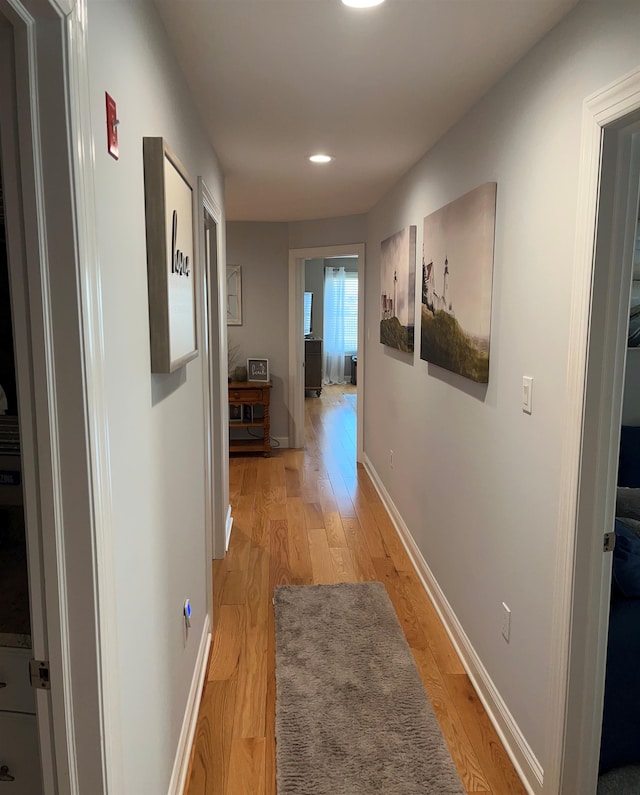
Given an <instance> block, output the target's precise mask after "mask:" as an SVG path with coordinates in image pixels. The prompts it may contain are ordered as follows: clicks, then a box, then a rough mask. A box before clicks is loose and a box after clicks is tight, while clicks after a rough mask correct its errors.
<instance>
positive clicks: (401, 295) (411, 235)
mask: <svg viewBox="0 0 640 795" xmlns="http://www.w3.org/2000/svg"><path fill="white" fill-rule="evenodd" d="M415 286H416V227H415V226H407V227H405V228H404V229H402V230H401V231H400V232H396V233H395V235H391V237H388V238H387V239H386V240H383V241H382V243H381V244H380V313H381V314H380V342H381V343H382V344H383V345H389V346H391V347H392V348H397V349H398V350H400V351H409V352H410V351H413V345H414V327H415Z"/></svg>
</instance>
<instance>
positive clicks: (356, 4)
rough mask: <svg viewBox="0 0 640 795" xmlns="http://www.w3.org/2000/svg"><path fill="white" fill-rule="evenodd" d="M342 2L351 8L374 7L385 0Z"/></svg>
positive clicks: (346, 0)
mask: <svg viewBox="0 0 640 795" xmlns="http://www.w3.org/2000/svg"><path fill="white" fill-rule="evenodd" d="M342 2H343V3H344V4H345V5H346V6H351V8H372V7H373V6H379V5H380V3H384V0H342Z"/></svg>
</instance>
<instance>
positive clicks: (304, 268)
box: [289, 243, 365, 461]
mask: <svg viewBox="0 0 640 795" xmlns="http://www.w3.org/2000/svg"><path fill="white" fill-rule="evenodd" d="M364 265H365V263H364V244H362V243H358V244H352V245H344V246H323V247H318V248H312V249H292V250H290V251H289V444H290V446H291V447H302V446H303V444H304V401H305V395H307V394H310V395H313V394H314V393H315V394H316V395H318V396H319V395H320V393H321V391H322V389H323V388H324V386H325V385H326V383H327V382H330V381H333V382H334V383H336V382H338V383H339V382H340V381H342V382H344V384H345V392H347V391H348V392H353V393H355V391H356V388H357V393H358V399H357V402H358V404H359V406H358V411H357V422H356V439H357V442H356V460H358V461H360V460H361V459H362V452H363V438H362V435H363V422H362V414H363V412H362V407H363V403H364V370H363V367H362V361H363V358H362V353H363V346H364ZM347 266H348V269H349V270H348V271H347ZM327 268H328V269H329V271H330V274H331V278H333V275H334V273H335V270H336V269H337V270H338V272H339V271H341V270H342V271H343V275H344V278H345V281H346V280H347V279H352V280H353V278H354V276H353V274H356V276H355V278H356V281H355V291H353V290H352V299H353V296H354V295H355V304H356V305H355V307H352V311H350V317H351V326H350V328H349V329H348V333H347V335H346V338H347V339H346V342H347V346H346V347H343V348H342V349H341V350H340V351H339V353H338V354H337V356H336V355H335V350H334V346H333V344H332V346H331V348H332V353H333V354H334V377H333V378H332V377H331V376H330V374H329V373H328V360H327V356H328V352H327V344H326V340H325V338H326V337H327V333H328V329H325V322H326V321H325V317H326V300H325V286H326V285H327ZM347 272H348V273H350V274H351V275H350V276H346V273H347ZM338 275H340V274H338ZM352 287H353V284H352ZM343 288H344V285H343ZM305 292H306V293H311V294H312V295H313V299H312V302H311V306H310V312H311V316H312V317H311V319H310V320H309V322H308V329H309V333H305V332H307V328H305ZM307 307H309V301H308V299H307ZM343 314H344V313H342V314H341V315H340V316H341V318H342V315H343ZM320 319H321V320H322V323H321V325H320V322H319V321H320ZM342 319H343V318H342ZM320 329H321V331H320ZM342 334H343V340H342V344H343V346H344V323H342ZM318 340H321V342H318ZM354 340H355V352H354V351H353V348H354ZM347 348H349V350H347ZM308 357H309V358H308ZM354 357H355V358H354ZM336 362H337V363H338V364H337V367H336V366H335V364H336ZM308 371H309V377H307V376H306V373H307V372H308ZM335 373H337V375H335ZM352 382H353V385H352ZM307 390H311V391H307ZM354 408H355V407H354Z"/></svg>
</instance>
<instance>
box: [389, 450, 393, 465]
mask: <svg viewBox="0 0 640 795" xmlns="http://www.w3.org/2000/svg"><path fill="white" fill-rule="evenodd" d="M389 465H390V466H391V469H393V450H389Z"/></svg>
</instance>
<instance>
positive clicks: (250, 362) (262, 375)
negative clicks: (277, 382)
mask: <svg viewBox="0 0 640 795" xmlns="http://www.w3.org/2000/svg"><path fill="white" fill-rule="evenodd" d="M247 380H248V381H262V382H263V383H268V382H269V360H268V359H247Z"/></svg>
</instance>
